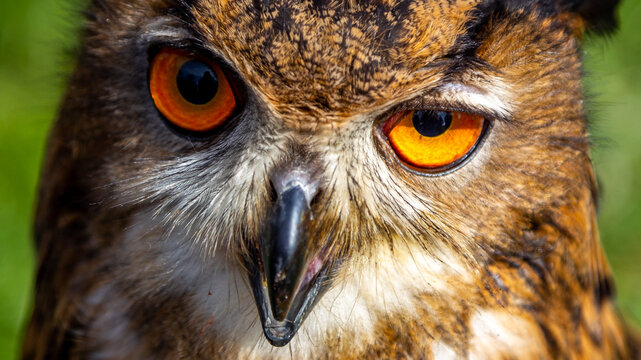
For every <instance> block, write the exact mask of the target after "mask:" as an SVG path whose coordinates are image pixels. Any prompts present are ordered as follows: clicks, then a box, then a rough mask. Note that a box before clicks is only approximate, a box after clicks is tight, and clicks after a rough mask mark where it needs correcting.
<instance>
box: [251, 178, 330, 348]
mask: <svg viewBox="0 0 641 360" xmlns="http://www.w3.org/2000/svg"><path fill="white" fill-rule="evenodd" d="M275 188H276V193H277V200H276V203H275V206H274V208H273V211H272V213H271V215H270V217H269V218H268V219H267V221H266V223H265V225H266V226H265V229H264V232H263V236H262V238H261V239H260V240H261V243H260V246H259V248H258V249H255V250H254V251H255V252H254V254H252V255H251V256H249V257H248V258H246V259H245V263H246V264H247V267H248V268H249V269H250V281H251V283H252V289H253V292H254V298H255V300H256V305H257V307H258V311H259V313H260V318H261V322H262V325H263V332H264V333H265V336H266V337H267V340H268V341H269V342H270V343H271V344H272V345H274V346H284V345H286V344H287V343H289V341H290V340H291V339H292V338H293V336H294V335H295V334H296V332H297V331H298V328H299V327H300V325H301V324H302V322H303V321H304V319H305V317H307V315H308V314H309V312H310V311H311V309H312V308H313V306H314V304H315V303H316V301H317V300H318V299H319V298H320V296H319V295H320V294H321V293H322V290H324V287H325V286H326V282H324V281H323V280H324V279H325V278H326V277H327V273H328V271H327V269H326V268H325V266H323V262H324V259H323V257H324V254H323V251H319V252H315V251H313V250H312V249H310V238H309V227H310V222H311V217H312V215H311V210H310V201H311V199H312V198H313V197H314V196H315V195H316V189H315V187H314V186H310V184H309V183H306V182H304V181H301V180H300V178H297V179H296V181H291V182H289V183H286V184H284V186H279V185H275ZM310 189H311V190H310Z"/></svg>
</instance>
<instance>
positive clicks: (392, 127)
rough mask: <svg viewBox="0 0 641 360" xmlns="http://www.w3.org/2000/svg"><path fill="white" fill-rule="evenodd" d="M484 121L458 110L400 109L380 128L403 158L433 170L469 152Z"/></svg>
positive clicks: (453, 161) (419, 166)
mask: <svg viewBox="0 0 641 360" xmlns="http://www.w3.org/2000/svg"><path fill="white" fill-rule="evenodd" d="M484 122H485V120H484V119H483V117H482V116H479V115H473V114H468V113H464V112H458V111H439V110H414V111H402V112H399V113H396V114H394V115H392V116H391V117H390V118H389V120H387V123H386V124H385V125H384V127H383V131H384V132H385V134H386V135H387V137H388V138H389V141H390V144H391V145H392V148H393V149H394V151H395V152H396V154H397V155H398V157H400V158H401V159H402V160H403V161H405V162H406V163H408V164H409V165H411V166H415V167H418V168H424V169H436V168H441V167H445V166H448V165H451V164H454V163H455V162H457V161H458V160H461V159H463V158H464V157H465V156H466V155H467V154H468V153H470V151H471V150H472V149H473V148H474V146H475V145H476V144H477V143H478V141H479V139H480V137H481V134H482V132H483V126H484Z"/></svg>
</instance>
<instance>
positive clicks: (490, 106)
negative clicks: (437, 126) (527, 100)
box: [437, 77, 514, 117]
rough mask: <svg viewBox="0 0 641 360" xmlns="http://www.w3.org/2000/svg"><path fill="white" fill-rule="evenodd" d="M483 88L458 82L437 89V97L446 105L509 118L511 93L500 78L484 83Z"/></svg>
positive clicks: (511, 106) (511, 109)
mask: <svg viewBox="0 0 641 360" xmlns="http://www.w3.org/2000/svg"><path fill="white" fill-rule="evenodd" d="M483 85H485V87H484V88H481V87H479V86H473V85H468V84H464V83H460V82H453V83H447V84H445V85H442V86H440V87H439V88H438V96H437V98H438V97H440V98H441V100H443V101H445V102H446V103H454V104H461V105H465V106H466V107H469V108H471V109H478V110H479V111H482V112H487V113H491V114H495V115H497V116H499V117H510V116H511V114H512V111H513V109H514V104H513V101H512V92H511V91H510V90H509V86H507V84H505V83H504V82H503V80H501V79H500V78H497V77H493V78H492V79H491V81H487V82H485V84H483Z"/></svg>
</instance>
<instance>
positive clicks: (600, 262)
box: [23, 0, 641, 359]
mask: <svg viewBox="0 0 641 360" xmlns="http://www.w3.org/2000/svg"><path fill="white" fill-rule="evenodd" d="M615 7H616V1H602V0H585V1H581V0H574V1H569V0H568V1H562V0H532V1H501V0H371V1H365V0H349V1H338V0H302V1H300V0H127V1H125V0H94V1H93V2H92V3H91V4H90V5H89V9H88V11H87V12H86V14H87V18H86V23H85V26H84V30H83V34H82V39H83V41H82V45H81V46H80V48H79V54H78V60H77V65H76V70H75V72H74V73H73V74H72V76H71V77H70V80H69V85H68V91H67V95H66V97H65V99H64V101H63V103H62V105H61V109H60V113H59V117H58V120H57V121H56V123H55V125H54V127H53V129H52V132H51V135H50V138H49V144H48V152H47V156H46V160H45V164H44V170H43V175H42V180H41V189H40V195H39V205H38V210H37V218H36V231H35V235H36V236H35V238H36V244H37V248H38V263H39V267H38V272H37V280H36V295H35V308H34V310H33V315H32V318H31V320H30V323H29V325H28V330H27V331H26V334H25V339H24V346H23V358H24V359H405V358H407V359H630V358H641V352H640V350H639V349H640V348H639V342H638V340H637V339H636V338H635V337H634V335H633V334H632V332H631V331H630V330H629V329H628V328H627V326H626V325H625V323H624V321H623V320H622V319H621V317H620V316H619V314H618V311H617V309H616V306H615V303H614V300H613V296H614V292H613V284H612V275H611V272H610V270H609V268H608V264H607V261H606V259H605V257H604V253H603V250H602V248H601V245H600V243H599V235H598V229H597V226H596V217H595V213H596V205H597V197H598V196H597V186H596V181H595V177H594V174H593V168H592V165H591V161H590V146H589V145H590V140H589V134H588V130H587V127H586V116H585V114H584V103H583V99H584V97H583V94H582V87H581V75H582V67H581V52H580V47H581V41H582V40H581V39H582V37H583V34H584V33H585V32H587V31H592V32H594V33H606V32H608V31H610V30H612V29H613V27H614V25H615V21H614V11H615Z"/></svg>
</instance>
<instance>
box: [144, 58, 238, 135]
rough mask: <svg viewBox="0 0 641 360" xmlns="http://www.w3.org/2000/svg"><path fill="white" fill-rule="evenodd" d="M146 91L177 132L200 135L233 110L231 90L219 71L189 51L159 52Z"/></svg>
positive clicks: (221, 71) (224, 119) (233, 102)
mask: <svg viewBox="0 0 641 360" xmlns="http://www.w3.org/2000/svg"><path fill="white" fill-rule="evenodd" d="M149 90H150V91H151V97H152V98H153V100H154V103H155V104H156V107H157V108H158V110H159V111H160V112H161V113H162V114H163V115H164V116H165V117H166V118H167V120H169V122H171V123H172V124H174V125H176V126H178V127H180V128H181V129H184V130H188V131H193V132H204V131H209V130H212V129H214V128H216V127H218V126H220V125H222V124H223V123H224V122H225V121H226V120H227V119H229V118H230V117H231V116H232V115H233V114H234V111H235V110H236V107H237V101H236V96H235V94H234V91H233V89H232V86H231V84H230V82H229V80H228V79H227V77H226V76H225V73H224V72H223V70H222V69H221V67H220V66H219V65H218V64H216V63H215V62H213V61H211V60H209V59H207V58H206V57H204V56H200V55H196V54H193V53H191V52H189V51H185V50H180V49H173V48H163V49H162V50H161V51H160V52H159V53H158V54H157V55H156V56H155V58H154V60H153V62H152V65H151V72H150V75H149Z"/></svg>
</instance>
